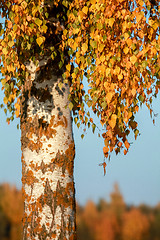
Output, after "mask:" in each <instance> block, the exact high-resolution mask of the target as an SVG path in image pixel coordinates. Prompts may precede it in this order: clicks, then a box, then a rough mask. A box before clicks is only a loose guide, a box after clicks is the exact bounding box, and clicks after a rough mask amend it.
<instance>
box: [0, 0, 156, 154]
mask: <svg viewBox="0 0 160 240" xmlns="http://www.w3.org/2000/svg"><path fill="white" fill-rule="evenodd" d="M46 3H47V1H44V0H36V1H35V0H27V1H23V0H5V1H4V0H2V1H1V3H0V10H1V17H2V18H3V19H4V21H3V22H2V23H1V24H0V36H1V39H0V57H1V63H2V65H1V73H2V79H1V83H2V90H3V91H4V94H5V97H4V104H5V106H6V108H5V109H4V111H5V112H7V109H8V110H9V112H11V117H8V118H7V121H8V122H10V120H13V119H14V114H15V115H16V116H17V117H18V116H19V115H20V98H21V94H22V89H23V85H24V82H25V81H26V79H27V78H28V77H29V72H27V70H26V69H27V62H30V61H33V62H35V63H37V66H38V62H39V61H40V59H42V58H43V57H47V59H52V60H54V59H55V56H57V55H58V56H59V63H57V66H59V68H62V67H63V68H64V74H63V77H64V79H63V82H61V83H60V84H59V85H60V87H62V86H63V84H64V83H68V82H69V84H70V104H69V108H70V110H72V111H73V115H74V121H75V123H76V124H77V126H78V127H79V126H80V125H81V124H82V125H84V129H86V128H87V127H90V126H91V127H92V129H93V132H94V131H95V128H96V123H95V122H93V118H92V117H91V116H92V113H95V114H96V115H97V116H98V117H99V120H100V123H101V125H102V129H103V133H102V136H103V138H104V144H105V146H104V148H103V152H104V155H105V157H108V156H110V153H111V152H112V151H115V152H116V154H118V153H119V152H120V151H121V150H122V151H123V153H124V154H126V153H127V152H128V150H129V147H130V143H129V140H128V136H129V134H130V133H132V132H133V133H134V136H135V139H136V138H137V136H138V135H139V130H138V123H137V122H136V120H135V116H136V113H137V112H138V111H139V108H140V106H141V105H142V104H145V105H146V106H147V108H148V109H149V111H150V114H151V116H152V117H153V118H154V114H153V109H152V100H153V97H155V96H157V94H158V91H159V88H160V81H159V78H160V67H159V65H160V58H159V50H160V36H159V27H160V18H159V17H160V5H159V1H158V0H130V1H128V0H111V1H106V0H83V1H79V0H74V1H67V0H66V1H61V0H57V1H52V4H53V6H54V8H55V9H57V10H56V11H57V16H56V20H55V22H53V25H54V27H52V28H51V27H50V24H49V22H50V21H51V20H50V19H49V14H48V12H49V8H48V6H49V5H47V4H46ZM53 6H52V8H53ZM56 36H58V37H59V39H60V40H59V41H58V42H57V43H56V46H55V45H54V41H53V42H52V41H50V39H56ZM84 76H85V77H84ZM88 108H89V110H88ZM153 120H154V119H153Z"/></svg>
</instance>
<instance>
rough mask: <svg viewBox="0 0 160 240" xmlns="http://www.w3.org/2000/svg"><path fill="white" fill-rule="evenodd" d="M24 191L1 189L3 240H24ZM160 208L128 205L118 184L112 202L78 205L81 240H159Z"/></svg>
mask: <svg viewBox="0 0 160 240" xmlns="http://www.w3.org/2000/svg"><path fill="white" fill-rule="evenodd" d="M22 208H23V202H22V197H21V191H19V190H17V189H16V188H15V187H13V186H10V185H8V184H3V185H1V186H0V239H1V240H21V234H22V226H21V224H22V223H21V218H22V214H23V209H22ZM159 219H160V206H159V205H157V206H156V207H149V206H146V205H140V206H138V207H135V206H129V205H126V204H125V202H124V199H123V196H122V195H121V193H120V191H119V187H118V185H117V184H116V185H115V186H114V190H113V192H112V193H111V195H110V202H107V201H106V200H104V199H101V200H99V202H98V204H95V203H94V202H92V201H91V200H90V201H88V202H87V204H86V205H85V206H83V207H82V206H80V205H79V204H77V233H78V240H86V239H87V240H106V239H107V240H158V239H159V238H160V221H159Z"/></svg>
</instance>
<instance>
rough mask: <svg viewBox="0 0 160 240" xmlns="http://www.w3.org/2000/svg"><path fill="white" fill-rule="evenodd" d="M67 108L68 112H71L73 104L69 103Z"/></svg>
mask: <svg viewBox="0 0 160 240" xmlns="http://www.w3.org/2000/svg"><path fill="white" fill-rule="evenodd" d="M68 107H69V110H70V111H71V110H72V109H73V103H72V102H70V103H69V105H68Z"/></svg>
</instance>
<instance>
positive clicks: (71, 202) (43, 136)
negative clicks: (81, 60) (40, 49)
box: [21, 61, 76, 240]
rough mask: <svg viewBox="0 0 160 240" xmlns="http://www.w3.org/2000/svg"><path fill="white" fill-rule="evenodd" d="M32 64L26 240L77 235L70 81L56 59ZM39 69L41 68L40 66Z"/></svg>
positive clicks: (26, 110)
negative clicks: (65, 82)
mask: <svg viewBox="0 0 160 240" xmlns="http://www.w3.org/2000/svg"><path fill="white" fill-rule="evenodd" d="M39 66H41V67H38V68H37V67H36V66H34V64H33V63H30V64H28V66H27V69H28V72H30V79H28V80H27V81H26V84H25V85H24V89H23V93H22V106H21V143H22V185H23V197H24V203H25V204H24V218H23V225H24V232H23V240H40V239H41V240H50V239H57V240H62V239H63V240H65V239H66V240H67V239H68V240H69V239H70V240H71V239H72V240H75V239H76V231H75V188H74V179H73V168H74V155H75V148H74V141H73V137H72V122H71V115H70V111H69V109H68V107H67V108H66V105H67V104H68V93H69V87H68V86H67V85H65V86H64V87H63V88H62V89H59V87H58V82H59V81H62V79H61V77H58V76H57V74H56V73H55V68H54V64H52V62H47V61H43V65H42V62H40V63H39ZM36 69H38V71H37V70H36Z"/></svg>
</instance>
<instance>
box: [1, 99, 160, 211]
mask: <svg viewBox="0 0 160 240" xmlns="http://www.w3.org/2000/svg"><path fill="white" fill-rule="evenodd" d="M159 100H160V99H156V100H155V101H154V110H155V113H158V112H159V115H158V117H157V119H156V124H155V126H154V125H153V124H152V120H151V118H150V115H149V112H148V111H147V109H146V108H145V107H144V108H143V109H140V110H141V111H140V112H139V113H138V114H137V120H138V122H139V129H140V132H141V136H140V137H139V138H138V139H137V140H136V141H135V140H134V139H132V140H131V141H133V144H132V145H131V148H130V150H129V153H128V154H127V155H126V156H124V155H122V154H120V155H118V156H115V155H113V156H112V157H111V161H110V162H109V163H108V164H107V174H106V176H104V175H103V168H102V167H100V166H99V163H101V162H103V152H102V149H103V139H102V138H98V137H97V136H96V134H92V132H91V131H88V133H87V135H86V136H85V137H84V139H83V140H82V139H81V134H82V131H81V130H78V129H77V127H76V126H73V131H74V138H75V145H76V158H75V183H76V197H77V201H78V202H79V203H80V204H85V203H86V201H87V200H88V199H92V200H93V201H95V202H97V201H98V200H99V199H100V198H105V199H109V194H110V192H111V191H112V190H113V185H114V183H115V182H118V184H119V187H120V190H121V193H122V194H123V196H124V199H125V201H126V202H127V203H128V204H135V205H138V204H141V203H146V204H149V205H152V206H153V205H156V204H157V203H158V202H160V106H159ZM5 118H6V116H5V114H4V113H3V111H2V110H1V111H0V183H2V182H10V183H12V184H16V185H17V186H18V187H21V149H20V148H21V147H20V130H17V128H16V125H17V123H18V120H17V119H16V120H15V121H14V122H13V123H11V124H10V125H9V126H8V124H7V123H6V122H5Z"/></svg>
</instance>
